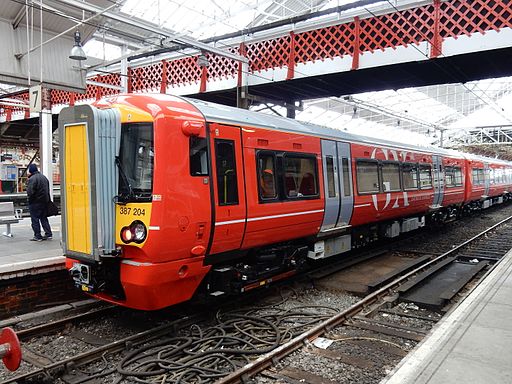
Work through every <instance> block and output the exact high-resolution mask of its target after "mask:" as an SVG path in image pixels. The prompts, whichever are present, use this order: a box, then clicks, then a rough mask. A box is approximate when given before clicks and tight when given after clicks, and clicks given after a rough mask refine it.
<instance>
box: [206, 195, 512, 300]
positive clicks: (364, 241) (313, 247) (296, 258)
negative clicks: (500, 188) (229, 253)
mask: <svg viewBox="0 0 512 384" xmlns="http://www.w3.org/2000/svg"><path fill="white" fill-rule="evenodd" d="M510 200H512V193H506V194H504V195H502V196H499V197H493V198H487V199H483V200H479V201H473V202H471V203H469V204H466V205H462V204H459V205H451V206H447V207H442V208H438V209H433V210H431V211H430V212H427V213H425V214H422V215H416V216H411V217H407V218H402V219H397V220H391V221H385V222H380V223H373V224H369V225H363V226H359V227H355V228H350V229H347V230H346V231H345V232H344V233H342V234H337V235H336V236H333V237H324V238H322V239H318V238H314V239H311V238H309V239H298V240H295V241H291V242H286V243H283V244H274V245H272V246H269V247H265V248H260V249H257V250H252V251H250V252H248V253H246V254H245V256H242V258H238V260H237V262H236V263H233V262H231V263H228V262H224V263H219V264H215V265H213V267H212V270H211V271H210V274H209V276H207V279H206V282H205V284H204V287H205V288H206V292H207V293H208V294H209V295H213V296H220V295H224V294H236V293H241V292H247V291H249V290H252V289H255V288H259V287H263V286H267V285H268V284H269V283H271V282H275V281H277V280H281V279H282V278H285V277H288V276H290V275H293V274H296V273H297V272H300V271H302V270H305V269H307V268H308V267H309V266H310V265H311V264H314V263H315V261H317V260H325V259H328V258H330V257H331V256H335V255H340V254H344V253H347V252H349V251H351V250H353V249H359V248H363V247H366V246H368V245H370V244H372V243H375V242H377V241H379V240H384V241H385V240H386V239H392V238H395V237H398V236H400V235H401V234H403V233H407V232H410V231H414V230H417V229H419V228H422V227H425V226H427V227H435V226H439V225H443V224H446V223H449V222H451V221H454V220H456V219H458V218H460V217H463V216H465V215H468V214H471V213H472V212H474V211H477V210H481V209H485V208H488V207H490V206H492V205H496V204H501V203H504V202H507V201H510ZM347 244H348V246H347ZM329 249H330V250H331V251H328V250H329ZM332 249H334V250H341V252H335V251H332Z"/></svg>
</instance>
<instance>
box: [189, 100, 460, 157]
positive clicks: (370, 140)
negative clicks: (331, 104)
mask: <svg viewBox="0 0 512 384" xmlns="http://www.w3.org/2000/svg"><path fill="white" fill-rule="evenodd" d="M184 99H185V100H186V101H188V102H189V103H191V104H192V105H194V106H195V107H196V108H197V109H198V110H199V111H200V112H201V113H202V114H203V115H204V116H205V118H206V120H207V121H214V122H218V123H228V124H235V125H249V126H253V127H260V128H271V129H277V130H280V131H286V132H293V133H302V134H306V135H314V136H319V137H322V138H326V139H337V140H343V141H348V142H355V143H362V144H369V145H382V146H387V147H395V148H400V149H407V150H410V151H417V152H426V153H434V154H440V155H446V156H458V157H461V156H463V155H464V154H462V153H460V152H457V151H453V150H448V149H443V148H438V147H434V146H419V145H411V144H407V143H400V142H394V141H389V140H382V139H378V138H374V137H369V136H363V135H356V134H353V133H348V132H346V131H342V130H339V129H334V128H329V127H325V126H321V125H317V124H313V123H306V122H301V121H298V120H293V119H289V118H286V117H281V116H275V115H267V114H263V113H259V112H253V111H249V110H246V109H240V108H234V107H229V106H226V105H221V104H216V103H211V102H207V101H203V100H196V99H191V98H184Z"/></svg>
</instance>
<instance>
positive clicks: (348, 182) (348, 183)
mask: <svg viewBox="0 0 512 384" xmlns="http://www.w3.org/2000/svg"><path fill="white" fill-rule="evenodd" d="M337 147H338V175H339V183H340V189H339V190H340V197H341V210H340V214H339V216H338V222H337V223H336V226H337V227H342V226H344V225H348V224H350V219H351V218H352V212H353V210H354V194H353V190H354V189H353V187H352V158H351V156H350V144H349V143H341V142H338V144H337ZM344 162H345V167H344V166H343V164H344Z"/></svg>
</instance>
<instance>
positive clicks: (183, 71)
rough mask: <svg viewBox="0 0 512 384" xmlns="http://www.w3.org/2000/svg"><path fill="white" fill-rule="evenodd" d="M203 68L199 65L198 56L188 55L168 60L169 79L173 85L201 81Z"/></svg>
mask: <svg viewBox="0 0 512 384" xmlns="http://www.w3.org/2000/svg"><path fill="white" fill-rule="evenodd" d="M200 79H201V68H200V67H199V66H198V65H197V57H195V56H188V57H183V58H181V59H178V60H172V61H168V62H167V81H168V82H169V83H170V84H171V85H173V86H176V85H180V84H194V83H199V81H200Z"/></svg>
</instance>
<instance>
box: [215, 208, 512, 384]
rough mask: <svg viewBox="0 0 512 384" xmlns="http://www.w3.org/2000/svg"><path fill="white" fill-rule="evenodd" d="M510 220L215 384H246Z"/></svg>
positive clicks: (439, 257) (466, 242)
mask: <svg viewBox="0 0 512 384" xmlns="http://www.w3.org/2000/svg"><path fill="white" fill-rule="evenodd" d="M510 220H512V216H509V217H508V218H506V219H504V220H502V221H500V222H499V223H497V224H495V225H493V226H492V227H489V228H487V229H486V230H485V231H483V232H481V233H479V234H477V235H476V236H473V237H472V238H471V239H469V240H466V241H465V242H463V243H462V244H459V245H458V246H456V247H455V248H453V249H451V250H449V251H448V252H445V253H443V254H442V255H440V256H438V257H436V258H435V259H432V260H430V261H427V262H426V263H425V264H423V265H421V266H419V267H418V268H416V269H414V270H412V271H410V272H408V273H406V274H405V275H403V276H401V277H399V278H397V279H396V280H394V281H392V282H390V283H389V284H387V285H385V286H384V287H382V288H380V289H379V290H377V291H375V292H373V293H371V294H370V295H368V296H366V297H365V298H364V299H362V300H361V301H359V302H357V303H355V304H354V305H352V306H351V307H350V308H348V309H346V310H345V311H343V312H340V313H338V314H337V315H335V316H333V317H331V318H330V319H327V320H325V321H324V322H322V323H320V324H318V325H317V326H315V327H313V328H311V329H310V330H309V331H306V332H304V333H302V334H300V335H299V336H297V337H295V338H294V339H292V340H290V341H289V342H287V343H285V344H283V345H281V346H279V347H277V348H276V349H274V350H273V351H272V352H269V353H267V354H265V355H263V356H261V357H259V358H257V359H256V360H254V361H253V362H251V363H249V364H247V365H245V366H243V367H242V368H240V369H239V370H237V371H235V372H233V373H231V374H229V375H228V376H226V377H224V378H223V379H221V380H219V381H218V382H217V384H231V383H239V382H246V381H247V380H248V379H249V378H250V377H251V376H254V375H256V374H258V373H260V372H262V371H263V370H265V369H267V368H269V367H270V366H272V365H273V364H275V363H276V362H278V361H279V360H281V359H282V358H284V357H286V356H288V355H289V354H291V353H292V352H294V351H295V350H297V349H299V348H301V347H302V346H303V345H305V344H307V343H308V342H311V341H313V340H314V339H316V338H317V337H319V336H321V335H322V334H324V333H325V332H327V331H330V330H331V329H333V328H335V327H336V326H338V325H340V324H342V323H343V322H345V321H347V320H348V319H350V318H352V317H353V316H355V315H356V314H358V313H359V312H361V311H362V310H363V309H364V308H365V307H366V306H368V305H371V304H373V303H375V302H376V301H377V300H378V299H380V298H382V297H384V296H387V295H388V294H389V291H391V290H392V289H394V288H396V287H398V286H399V285H401V284H402V283H404V282H405V281H407V280H408V279H409V278H410V277H412V276H414V275H416V274H418V273H419V272H421V271H423V270H425V269H427V268H429V267H430V266H432V265H434V264H437V263H438V262H440V261H442V260H443V259H445V258H447V257H449V256H450V255H452V254H453V253H455V252H457V251H459V250H460V249H461V248H463V247H465V246H466V245H468V244H470V243H472V242H473V241H475V240H477V239H479V238H480V237H482V236H484V235H485V234H487V233H488V232H490V231H492V230H494V229H495V228H497V227H499V226H501V225H503V224H504V223H506V222H508V221H510Z"/></svg>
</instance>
